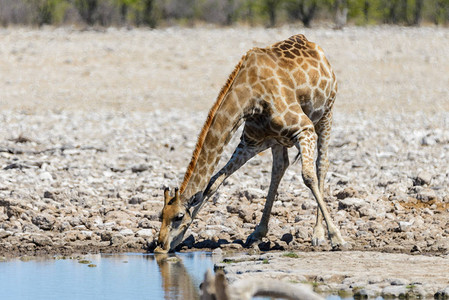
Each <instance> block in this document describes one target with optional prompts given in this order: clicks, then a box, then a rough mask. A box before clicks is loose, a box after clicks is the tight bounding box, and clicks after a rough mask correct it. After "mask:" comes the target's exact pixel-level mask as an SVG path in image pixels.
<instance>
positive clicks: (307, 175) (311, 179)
mask: <svg viewBox="0 0 449 300" xmlns="http://www.w3.org/2000/svg"><path fill="white" fill-rule="evenodd" d="M302 180H303V181H304V184H305V185H306V186H307V187H309V188H311V187H312V186H313V185H314V184H316V183H317V177H316V174H315V171H314V170H313V169H312V168H303V170H302Z"/></svg>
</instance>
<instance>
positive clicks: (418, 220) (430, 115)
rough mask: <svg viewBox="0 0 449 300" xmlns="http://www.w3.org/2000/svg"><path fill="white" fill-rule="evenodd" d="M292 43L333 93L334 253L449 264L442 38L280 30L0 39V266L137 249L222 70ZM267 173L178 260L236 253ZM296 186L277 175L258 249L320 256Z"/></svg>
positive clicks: (154, 223) (238, 192) (231, 193)
mask: <svg viewBox="0 0 449 300" xmlns="http://www.w3.org/2000/svg"><path fill="white" fill-rule="evenodd" d="M297 33H303V34H305V35H306V36H307V37H308V38H309V39H310V40H312V41H314V42H316V43H318V44H319V45H321V47H322V48H323V49H324V50H325V52H326V53H327V56H328V59H329V61H330V62H331V64H332V66H333V68H334V71H335V73H336V75H337V78H338V80H339V94H338V97H337V101H336V104H335V113H334V116H335V117H334V127H333V137H332V141H331V147H330V160H331V166H330V170H329V174H328V178H327V182H326V200H327V202H328V205H329V209H330V211H331V214H332V216H333V219H334V220H335V222H336V224H338V226H339V227H340V228H341V232H342V234H343V237H344V238H345V240H346V241H348V243H349V245H350V246H351V247H352V248H353V249H356V250H369V251H386V252H402V253H414V254H420V253H427V254H429V253H430V254H432V255H441V256H445V255H447V254H448V253H449V218H448V216H449V211H448V209H449V167H448V160H449V90H448V86H449V73H448V70H449V58H448V55H447V45H449V29H447V28H400V27H370V28H346V29H345V30H343V31H334V30H332V29H327V28H321V29H304V28H300V27H294V26H292V27H281V28H276V29H265V28H224V29H221V28H220V29H218V28H194V29H185V28H167V29H160V30H137V29H136V30H125V29H107V30H105V31H93V30H90V31H80V30H77V29H76V28H61V29H53V28H44V29H42V30H34V29H26V28H6V29H0V255H3V256H12V255H21V254H39V253H66V252H67V253H68V252H83V251H100V250H101V251H145V250H147V249H149V248H151V241H153V239H154V238H155V236H156V234H157V230H158V228H159V226H160V223H159V218H158V216H159V212H160V210H161V208H162V187H163V186H164V185H167V186H171V187H174V186H177V185H179V183H180V182H181V180H182V177H183V173H184V171H185V168H186V166H187V164H188V162H189V159H190V155H191V153H192V150H193V147H194V145H195V142H196V136H197V134H198V132H199V130H200V128H201V126H202V123H203V121H204V119H205V117H206V115H207V112H208V109H209V107H210V106H211V104H212V103H213V101H214V100H215V97H216V96H217V94H218V91H219V90H220V88H221V86H222V84H224V82H225V80H226V78H227V76H228V74H229V73H230V72H231V71H232V69H233V67H234V65H235V64H236V63H237V62H238V61H239V59H240V57H241V55H242V54H244V53H245V51H247V50H248V49H250V48H252V47H264V46H266V45H269V44H271V43H274V42H276V41H279V40H282V39H285V38H288V37H289V36H291V35H293V34H297ZM237 142H238V133H237V136H236V137H235V138H234V139H233V140H231V143H230V145H229V146H228V147H227V151H226V154H225V156H224V158H223V159H222V161H221V164H223V163H224V162H225V161H226V159H227V157H229V154H230V153H231V151H232V148H233V147H235V145H236V143H237ZM292 150H293V149H292ZM290 155H291V156H292V157H294V156H295V155H296V151H291V153H290ZM270 164H271V155H270V153H269V152H266V153H262V154H261V155H259V156H257V157H256V158H255V159H253V160H252V161H250V162H249V163H248V164H247V166H244V167H243V168H242V169H241V170H239V171H238V172H237V173H236V174H234V175H233V176H232V177H231V178H230V179H229V180H228V182H227V184H225V185H224V186H223V187H222V188H221V189H220V190H219V192H218V193H217V196H216V197H214V199H213V201H211V202H210V203H209V204H207V205H206V206H205V207H204V209H203V210H202V212H201V213H200V215H199V218H198V220H196V221H195V222H194V224H193V225H192V226H191V229H190V231H189V233H188V235H187V236H190V237H189V238H188V239H187V241H186V242H185V244H184V248H185V249H187V248H192V247H193V248H202V247H206V248H216V247H221V248H222V249H223V250H225V251H229V250H235V251H240V250H242V248H241V245H240V244H239V243H241V241H244V240H245V239H246V237H247V236H248V235H249V234H250V233H251V232H252V230H254V227H255V225H256V224H257V222H258V221H259V220H260V217H261V212H262V208H263V204H264V200H263V199H264V196H265V193H266V191H267V187H268V185H269V174H270V168H271V166H270ZM300 174H301V166H300V165H298V164H297V165H292V166H290V168H289V169H288V170H287V172H286V175H285V176H284V179H283V181H282V183H281V186H280V188H279V196H278V201H276V202H275V205H274V208H273V213H272V218H271V221H270V231H269V235H268V237H267V239H265V240H264V242H263V243H262V244H260V245H259V246H260V249H262V250H268V249H272V250H274V249H278V250H289V251H290V250H295V251H299V250H301V251H311V250H324V251H327V250H329V249H330V247H329V245H323V246H321V247H319V248H318V249H312V248H311V245H310V239H311V233H312V226H313V224H314V221H315V217H314V214H315V209H316V204H315V203H314V201H312V198H311V196H310V193H309V191H308V190H307V188H306V187H305V186H304V185H303V183H302V179H301V175H300ZM446 259H447V258H446ZM447 284H449V282H447Z"/></svg>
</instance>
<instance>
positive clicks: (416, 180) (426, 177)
mask: <svg viewBox="0 0 449 300" xmlns="http://www.w3.org/2000/svg"><path fill="white" fill-rule="evenodd" d="M412 180H413V185H415V186H416V185H417V186H421V185H430V183H431V182H432V174H430V173H429V172H426V171H421V172H420V173H419V174H418V175H417V176H416V177H413V178H412Z"/></svg>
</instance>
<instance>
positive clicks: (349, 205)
mask: <svg viewBox="0 0 449 300" xmlns="http://www.w3.org/2000/svg"><path fill="white" fill-rule="evenodd" d="M365 205H367V203H366V202H365V200H363V199H359V198H346V199H343V200H340V201H338V209H352V210H358V209H359V208H361V207H363V206H365Z"/></svg>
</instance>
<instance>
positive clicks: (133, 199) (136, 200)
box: [128, 196, 143, 205]
mask: <svg viewBox="0 0 449 300" xmlns="http://www.w3.org/2000/svg"><path fill="white" fill-rule="evenodd" d="M142 202H143V199H142V198H140V197H137V196H134V197H131V199H129V200H128V203H129V204H133V205H135V204H141V203H142Z"/></svg>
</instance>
